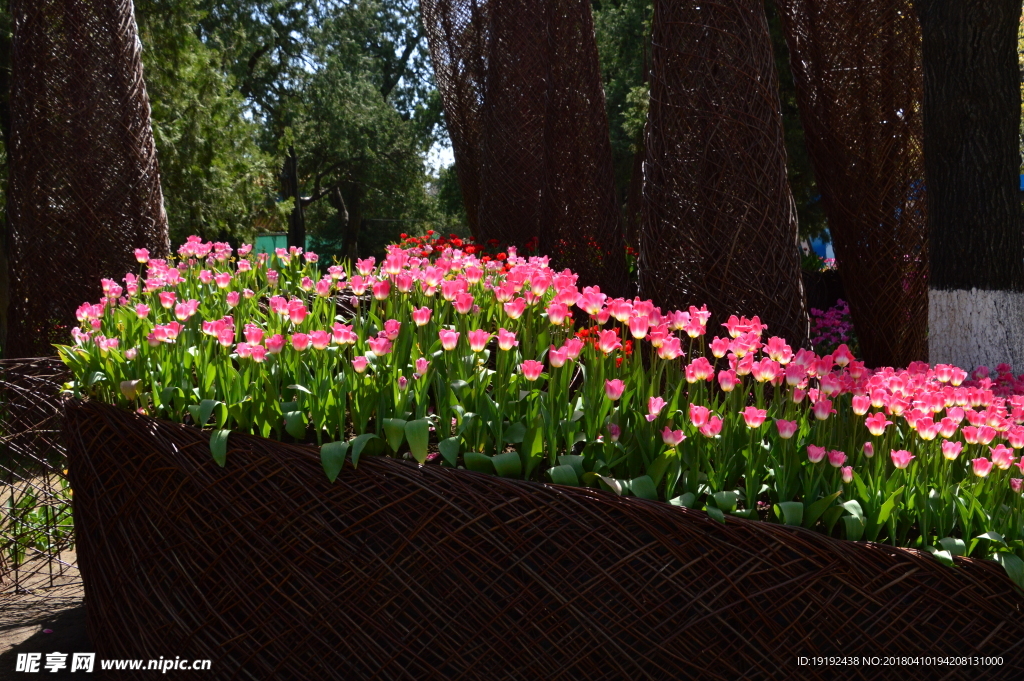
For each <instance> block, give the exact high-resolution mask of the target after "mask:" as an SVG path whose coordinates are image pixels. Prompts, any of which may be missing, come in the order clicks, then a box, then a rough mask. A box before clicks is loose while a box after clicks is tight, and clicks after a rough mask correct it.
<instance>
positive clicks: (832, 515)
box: [821, 506, 845, 534]
mask: <svg viewBox="0 0 1024 681" xmlns="http://www.w3.org/2000/svg"><path fill="white" fill-rule="evenodd" d="M844 512H845V509H844V508H843V507H842V506H833V507H831V508H829V509H828V510H827V511H825V512H824V513H823V514H821V519H822V520H823V521H824V522H825V527H826V529H827V531H828V534H832V528H833V527H835V524H836V521H837V520H839V517H840V516H841V515H843V513H844Z"/></svg>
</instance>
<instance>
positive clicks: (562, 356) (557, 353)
mask: <svg viewBox="0 0 1024 681" xmlns="http://www.w3.org/2000/svg"><path fill="white" fill-rule="evenodd" d="M548 361H549V362H551V366H553V367H554V368H556V369H559V368H561V367H563V366H565V363H566V362H567V361H569V351H568V350H567V349H565V348H564V347H563V348H561V349H559V350H556V349H555V346H554V345H552V346H551V347H550V348H549V349H548Z"/></svg>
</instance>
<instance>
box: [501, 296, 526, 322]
mask: <svg viewBox="0 0 1024 681" xmlns="http://www.w3.org/2000/svg"><path fill="white" fill-rule="evenodd" d="M502 308H503V309H504V310H505V314H507V315H508V316H509V317H510V318H511V319H519V318H520V317H522V316H523V313H524V312H526V299H525V298H516V299H515V300H512V301H510V302H507V303H505V304H504V305H502Z"/></svg>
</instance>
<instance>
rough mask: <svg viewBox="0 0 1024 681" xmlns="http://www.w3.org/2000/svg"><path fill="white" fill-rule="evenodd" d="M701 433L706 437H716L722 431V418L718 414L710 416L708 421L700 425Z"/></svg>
mask: <svg viewBox="0 0 1024 681" xmlns="http://www.w3.org/2000/svg"><path fill="white" fill-rule="evenodd" d="M699 430H700V434H701V435H703V436H704V437H715V436H716V435H718V434H719V433H721V432H722V419H721V418H720V417H718V416H714V415H712V416H710V417H708V422H707V423H705V424H704V425H703V426H701V427H700V429H699Z"/></svg>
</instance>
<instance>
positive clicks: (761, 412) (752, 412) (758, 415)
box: [742, 406, 768, 428]
mask: <svg viewBox="0 0 1024 681" xmlns="http://www.w3.org/2000/svg"><path fill="white" fill-rule="evenodd" d="M742 413H743V420H744V421H745V422H746V424H747V428H760V427H761V424H763V423H764V420H765V418H767V417H768V411H767V410H766V409H758V408H757V407H753V406H751V407H747V408H746V409H744V410H743V412H742Z"/></svg>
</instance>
